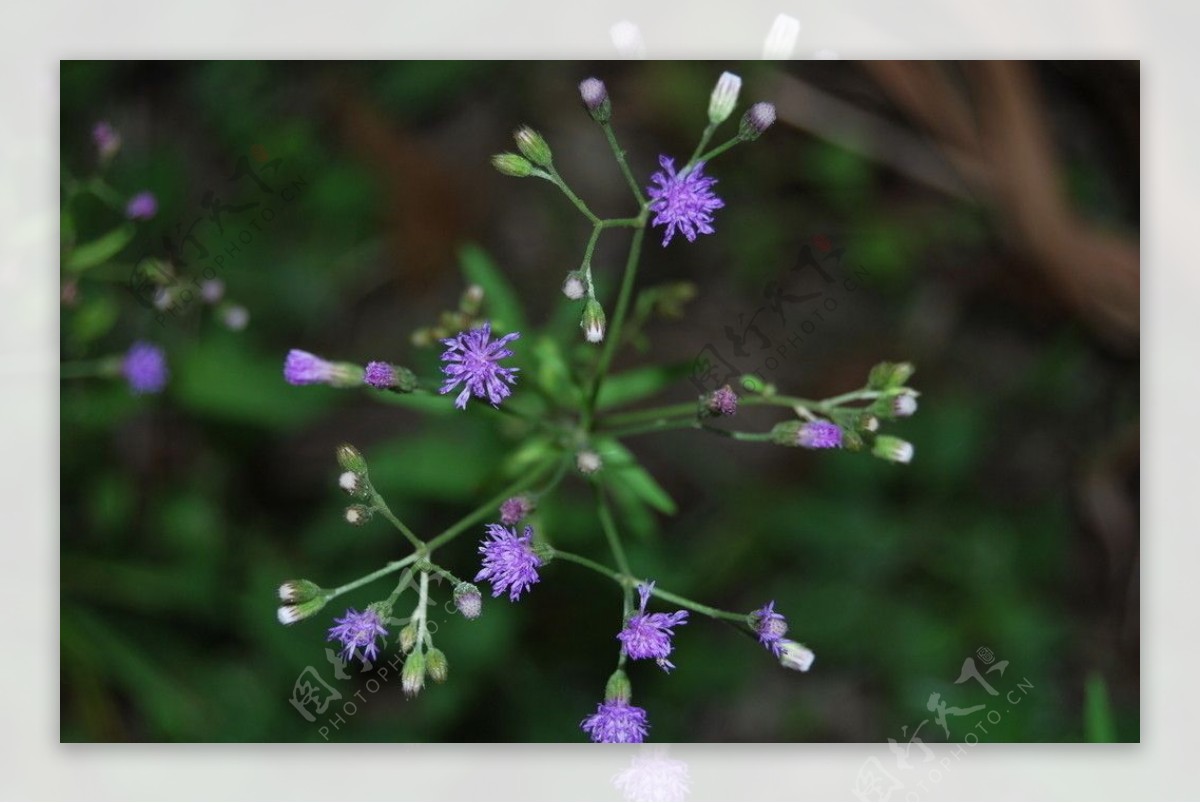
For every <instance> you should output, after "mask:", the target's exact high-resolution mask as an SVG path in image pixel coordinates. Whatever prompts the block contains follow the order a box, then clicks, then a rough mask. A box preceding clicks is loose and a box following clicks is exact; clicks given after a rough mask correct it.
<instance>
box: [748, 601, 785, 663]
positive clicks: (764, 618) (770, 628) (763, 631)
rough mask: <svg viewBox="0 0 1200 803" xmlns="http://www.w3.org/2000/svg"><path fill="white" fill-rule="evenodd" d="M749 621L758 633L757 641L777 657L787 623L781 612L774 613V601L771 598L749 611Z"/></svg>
mask: <svg viewBox="0 0 1200 803" xmlns="http://www.w3.org/2000/svg"><path fill="white" fill-rule="evenodd" d="M750 621H751V624H752V626H753V627H754V632H755V633H757V634H758V641H759V643H760V644H762V645H763V646H764V647H766V648H767V649H768V650H770V651H771V652H772V653H774V654H775V656H776V657H778V656H779V651H780V650H781V649H782V642H783V637H784V635H786V634H787V629H788V625H787V619H784V618H783V614H779V613H775V601H774V600H772V601H770V602H768V603H767V604H766V605H764V606H763V607H761V608H759V609H758V610H757V611H754V612H753V613H751V614H750Z"/></svg>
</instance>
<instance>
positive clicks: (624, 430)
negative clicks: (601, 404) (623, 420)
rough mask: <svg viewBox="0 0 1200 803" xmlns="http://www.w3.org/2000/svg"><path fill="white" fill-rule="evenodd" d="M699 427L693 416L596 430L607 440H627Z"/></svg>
mask: <svg viewBox="0 0 1200 803" xmlns="http://www.w3.org/2000/svg"><path fill="white" fill-rule="evenodd" d="M699 426H700V424H699V422H698V421H697V420H696V417H695V416H692V417H691V418H682V419H675V420H671V419H656V420H654V421H646V422H643V423H641V424H633V425H632V426H628V427H618V428H617V429H601V430H597V432H598V434H601V435H604V436H606V437H609V438H628V437H630V436H633V435H644V434H646V433H647V432H669V431H671V430H675V429H696V428H698V427H699Z"/></svg>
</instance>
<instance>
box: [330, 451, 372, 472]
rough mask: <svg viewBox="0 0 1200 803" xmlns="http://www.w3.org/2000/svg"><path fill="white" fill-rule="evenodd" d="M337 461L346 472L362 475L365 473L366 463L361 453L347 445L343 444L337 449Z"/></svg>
mask: <svg viewBox="0 0 1200 803" xmlns="http://www.w3.org/2000/svg"><path fill="white" fill-rule="evenodd" d="M337 461H338V465H339V466H341V467H342V468H344V469H345V470H346V471H353V472H354V473H355V474H364V475H365V474H366V473H367V461H366V460H364V459H363V456H362V452H360V451H358V449H355V448H354V447H353V446H351V445H350V444H348V443H343V444H342V445H341V446H339V447H338V448H337Z"/></svg>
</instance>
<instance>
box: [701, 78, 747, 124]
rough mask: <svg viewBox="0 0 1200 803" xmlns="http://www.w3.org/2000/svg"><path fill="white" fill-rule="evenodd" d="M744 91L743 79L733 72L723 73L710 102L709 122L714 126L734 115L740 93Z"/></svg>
mask: <svg viewBox="0 0 1200 803" xmlns="http://www.w3.org/2000/svg"><path fill="white" fill-rule="evenodd" d="M741 89H742V79H741V78H738V77H737V76H736V75H734V74H733V73H731V72H723V73H721V77H720V78H719V79H718V80H717V85H716V86H715V87H714V88H713V92H712V97H711V98H709V101H708V121H709V122H710V123H712V124H713V125H717V124H719V123H723V122H725V121H726V120H728V119H729V115H731V114H733V107H734V106H736V105H737V99H738V92H740V91H741Z"/></svg>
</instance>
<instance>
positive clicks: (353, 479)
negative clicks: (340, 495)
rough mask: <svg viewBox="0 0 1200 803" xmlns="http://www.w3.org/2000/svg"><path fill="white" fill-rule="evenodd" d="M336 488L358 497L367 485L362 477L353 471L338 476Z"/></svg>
mask: <svg viewBox="0 0 1200 803" xmlns="http://www.w3.org/2000/svg"><path fill="white" fill-rule="evenodd" d="M338 487H339V488H341V489H342V490H343V491H345V492H346V493H348V494H350V495H351V496H358V495H360V494H361V493H362V492H363V491H365V490H366V487H367V484H366V483H365V482H363V476H362V475H361V474H359V473H357V472H355V471H343V472H342V473H341V474H339V475H338Z"/></svg>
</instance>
